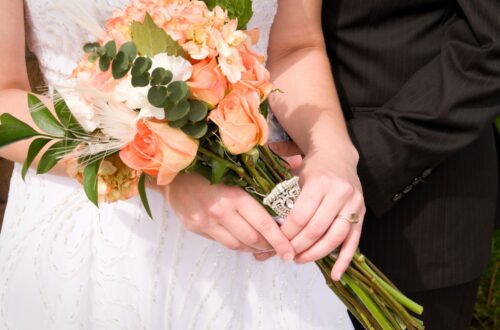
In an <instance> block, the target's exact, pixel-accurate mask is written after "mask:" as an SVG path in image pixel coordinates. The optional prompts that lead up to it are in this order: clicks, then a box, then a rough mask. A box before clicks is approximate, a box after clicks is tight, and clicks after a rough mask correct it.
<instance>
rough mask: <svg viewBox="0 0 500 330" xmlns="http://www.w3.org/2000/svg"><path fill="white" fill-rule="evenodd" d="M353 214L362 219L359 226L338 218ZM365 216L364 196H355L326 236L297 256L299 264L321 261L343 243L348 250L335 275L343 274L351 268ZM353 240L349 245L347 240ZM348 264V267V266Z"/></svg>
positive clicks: (343, 208) (343, 255)
mask: <svg viewBox="0 0 500 330" xmlns="http://www.w3.org/2000/svg"><path fill="white" fill-rule="evenodd" d="M352 213H357V214H358V216H359V217H360V222H359V223H357V224H351V223H350V222H349V221H347V220H345V219H342V218H337V216H338V215H340V214H342V215H350V214H352ZM364 214H365V206H364V203H363V198H362V196H355V197H353V198H351V199H350V200H349V201H348V202H347V203H346V204H345V206H344V207H342V210H341V211H340V212H339V213H338V215H336V216H335V221H334V222H333V224H332V225H331V227H330V228H329V229H328V231H327V232H326V234H325V235H324V236H323V237H322V238H321V239H320V240H318V241H317V242H316V243H315V244H314V245H313V246H312V247H310V248H309V249H308V250H306V251H304V252H303V253H301V254H299V255H297V257H296V258H295V260H296V262H297V263H307V262H312V261H315V260H318V259H321V258H323V257H325V256H327V255H328V254H330V253H331V252H332V251H334V250H335V249H337V248H338V247H339V246H340V245H342V244H343V243H344V244H346V247H347V250H346V251H344V252H343V253H342V259H340V257H339V261H340V263H339V264H338V266H337V267H336V268H335V275H339V272H341V273H343V272H344V271H345V269H347V267H348V266H349V263H350V261H351V259H352V256H353V254H354V252H355V251H356V248H357V245H358V243H359V236H360V235H361V227H362V217H363V216H364ZM351 234H352V238H351V240H350V241H349V243H350V244H348V242H347V239H348V238H350V237H351V236H350V235H351ZM346 264H347V265H346Z"/></svg>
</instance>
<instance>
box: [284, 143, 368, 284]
mask: <svg viewBox="0 0 500 330" xmlns="http://www.w3.org/2000/svg"><path fill="white" fill-rule="evenodd" d="M357 162H358V155H357V152H356V150H355V149H354V147H352V148H350V147H349V148H346V150H345V151H344V152H342V153H338V152H336V153H334V152H329V151H327V150H322V151H316V152H313V153H311V154H309V155H308V156H306V157H305V158H304V161H303V163H302V166H301V169H300V170H299V175H300V178H301V185H302V193H301V194H300V196H299V198H298V200H297V202H296V203H295V206H294V208H293V209H292V211H291V212H290V215H289V216H288V218H287V219H286V221H285V223H284V224H283V225H282V226H281V230H282V231H283V233H284V234H285V235H286V236H287V237H288V239H290V240H291V242H292V246H293V247H294V249H295V252H296V253H297V256H296V258H295V260H296V262H298V263H306V262H312V261H315V260H318V259H321V258H323V257H325V256H327V255H328V254H330V253H331V252H332V251H333V250H335V249H336V248H338V247H339V246H342V248H341V250H340V256H339V259H338V261H337V262H336V263H335V266H334V268H333V270H332V278H333V279H334V280H339V279H340V277H341V276H342V274H343V273H344V272H345V270H346V269H347V267H348V266H349V264H350V262H351V259H352V257H353V255H354V253H355V251H356V249H357V247H358V243H359V239H360V236H361V228H362V220H363V217H364V215H365V212H366V209H365V205H364V199H363V193H362V188H361V184H360V181H359V178H358V175H357V173H356V166H357ZM354 213H355V214H357V215H358V216H359V220H360V221H359V222H358V223H356V224H351V223H350V222H349V221H347V220H346V219H343V218H339V216H341V215H342V216H344V215H345V216H350V215H351V214H354Z"/></svg>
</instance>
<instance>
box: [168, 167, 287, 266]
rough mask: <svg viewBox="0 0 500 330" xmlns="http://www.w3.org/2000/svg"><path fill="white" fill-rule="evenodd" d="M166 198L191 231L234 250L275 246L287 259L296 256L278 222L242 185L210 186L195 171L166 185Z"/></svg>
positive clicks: (250, 250)
mask: <svg viewBox="0 0 500 330" xmlns="http://www.w3.org/2000/svg"><path fill="white" fill-rule="evenodd" d="M166 198H167V200H168V201H169V203H170V205H172V207H173V208H174V210H175V212H176V214H177V216H178V217H179V219H180V220H181V222H182V223H183V224H184V226H185V227H186V228H187V229H188V230H190V231H192V232H195V233H197V234H199V235H202V236H204V237H206V238H209V239H213V240H215V241H217V242H219V243H221V244H222V245H224V246H226V247H227V248H229V249H231V250H238V251H245V252H254V253H256V252H262V251H269V250H272V249H274V250H275V251H276V252H277V254H278V255H279V256H280V257H281V258H282V259H284V260H288V261H290V260H293V258H294V256H295V253H294V250H293V248H292V245H291V244H290V242H289V240H288V239H287V238H286V237H285V235H284V234H283V233H282V232H281V230H280V228H279V226H278V225H277V223H276V222H275V221H274V220H273V218H272V217H271V216H270V215H269V214H268V213H267V211H266V210H265V209H264V208H263V207H262V206H261V205H260V204H259V203H258V202H257V201H255V200H254V199H253V198H252V197H251V196H250V195H249V194H248V193H247V192H245V191H243V190H242V189H241V188H237V187H228V186H224V185H210V183H209V182H208V181H207V180H206V179H205V178H203V177H202V176H200V175H198V174H195V173H190V174H180V175H178V177H177V178H176V179H175V180H174V182H172V183H171V184H170V186H168V187H167V188H166Z"/></svg>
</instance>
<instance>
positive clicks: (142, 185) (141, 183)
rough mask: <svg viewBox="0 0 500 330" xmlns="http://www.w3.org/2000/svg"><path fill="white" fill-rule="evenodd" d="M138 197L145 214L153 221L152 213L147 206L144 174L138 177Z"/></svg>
mask: <svg viewBox="0 0 500 330" xmlns="http://www.w3.org/2000/svg"><path fill="white" fill-rule="evenodd" d="M138 190H139V196H140V197H141V202H142V205H143V206H144V209H145V210H146V213H147V214H148V215H149V217H150V218H151V219H153V213H152V212H151V207H150V206H149V201H148V195H147V194H146V174H145V173H142V174H141V176H140V177H139V185H138Z"/></svg>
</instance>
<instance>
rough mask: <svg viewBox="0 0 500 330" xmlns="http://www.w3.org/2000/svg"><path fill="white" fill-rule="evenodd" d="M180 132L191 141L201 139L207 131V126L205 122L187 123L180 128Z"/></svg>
mask: <svg viewBox="0 0 500 330" xmlns="http://www.w3.org/2000/svg"><path fill="white" fill-rule="evenodd" d="M182 131H183V132H184V133H186V134H187V135H189V136H190V137H192V138H193V139H201V138H202V137H203V136H205V134H207V131H208V125H207V123H206V122H205V121H200V122H197V123H188V124H186V125H184V127H182Z"/></svg>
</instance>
